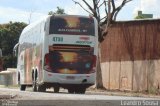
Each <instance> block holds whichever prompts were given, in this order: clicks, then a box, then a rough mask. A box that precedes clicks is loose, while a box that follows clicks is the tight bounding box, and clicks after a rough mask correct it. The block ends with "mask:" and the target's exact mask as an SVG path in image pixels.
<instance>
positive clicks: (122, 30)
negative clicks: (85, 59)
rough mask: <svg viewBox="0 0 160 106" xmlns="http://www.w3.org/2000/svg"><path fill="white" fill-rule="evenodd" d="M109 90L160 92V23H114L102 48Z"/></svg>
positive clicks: (106, 85)
mask: <svg viewBox="0 0 160 106" xmlns="http://www.w3.org/2000/svg"><path fill="white" fill-rule="evenodd" d="M101 53H102V54H101V67H102V80H103V84H104V87H105V88H107V89H119V90H133V91H143V90H151V89H152V90H153V89H154V90H159V89H160V20H143V21H128V22H116V23H113V24H112V26H111V28H110V29H109V32H108V35H107V36H106V38H105V40H104V42H103V43H102V44H101Z"/></svg>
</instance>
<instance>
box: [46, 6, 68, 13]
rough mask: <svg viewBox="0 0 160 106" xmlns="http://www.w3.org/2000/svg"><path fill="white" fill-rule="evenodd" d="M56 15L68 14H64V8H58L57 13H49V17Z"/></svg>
mask: <svg viewBox="0 0 160 106" xmlns="http://www.w3.org/2000/svg"><path fill="white" fill-rule="evenodd" d="M54 14H66V13H65V12H64V9H62V8H60V7H57V11H55V12H53V11H50V12H49V13H48V15H54Z"/></svg>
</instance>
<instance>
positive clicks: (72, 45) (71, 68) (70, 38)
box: [14, 15, 98, 93]
mask: <svg viewBox="0 0 160 106" xmlns="http://www.w3.org/2000/svg"><path fill="white" fill-rule="evenodd" d="M97 29H98V28H97V21H96V19H95V18H94V17H89V16H88V17H87V16H75V15H53V16H48V17H46V18H44V19H42V20H40V21H38V22H36V23H33V24H30V25H28V26H27V27H26V28H24V30H23V31H22V33H21V36H20V38H19V42H18V44H17V45H16V46H15V48H14V49H15V50H16V48H17V51H18V56H17V57H18V62H17V71H18V82H19V83H20V90H25V89H26V86H32V87H33V91H40V92H44V91H46V88H50V87H53V88H54V92H59V89H60V87H62V88H65V89H68V92H69V93H85V90H86V88H87V87H89V86H91V85H93V84H95V74H96V58H97V53H98V50H97V49H98V30H97Z"/></svg>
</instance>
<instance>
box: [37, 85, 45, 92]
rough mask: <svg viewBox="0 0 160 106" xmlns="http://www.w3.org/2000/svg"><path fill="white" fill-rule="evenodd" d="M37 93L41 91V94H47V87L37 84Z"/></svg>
mask: <svg viewBox="0 0 160 106" xmlns="http://www.w3.org/2000/svg"><path fill="white" fill-rule="evenodd" d="M37 91H39V92H45V91H46V87H45V86H44V85H38V84H37Z"/></svg>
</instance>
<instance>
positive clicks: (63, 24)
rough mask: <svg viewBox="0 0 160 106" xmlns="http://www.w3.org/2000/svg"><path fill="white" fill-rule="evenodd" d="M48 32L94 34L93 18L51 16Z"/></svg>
mask: <svg viewBox="0 0 160 106" xmlns="http://www.w3.org/2000/svg"><path fill="white" fill-rule="evenodd" d="M49 33H50V34H71V35H91V36H94V33H95V30H94V20H93V18H85V17H74V16H63V17H62V16H56V17H51V20H50V30H49Z"/></svg>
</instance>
